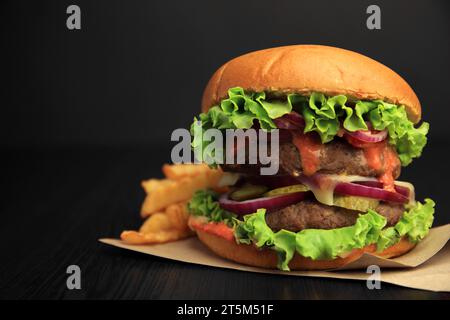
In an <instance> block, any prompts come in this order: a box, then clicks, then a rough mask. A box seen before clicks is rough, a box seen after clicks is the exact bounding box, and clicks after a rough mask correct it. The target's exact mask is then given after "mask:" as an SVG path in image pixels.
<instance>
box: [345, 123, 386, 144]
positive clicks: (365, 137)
mask: <svg viewBox="0 0 450 320" xmlns="http://www.w3.org/2000/svg"><path fill="white" fill-rule="evenodd" d="M368 127H369V130H358V131H355V132H351V131H348V130H346V131H345V134H347V135H349V136H350V137H352V138H354V139H356V140H358V141H361V142H368V143H374V142H381V141H383V140H385V139H386V137H387V135H388V132H387V130H382V131H377V130H370V128H371V126H370V125H368Z"/></svg>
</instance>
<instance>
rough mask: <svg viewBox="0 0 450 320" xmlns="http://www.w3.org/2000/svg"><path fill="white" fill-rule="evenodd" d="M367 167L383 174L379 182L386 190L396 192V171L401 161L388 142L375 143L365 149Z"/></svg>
mask: <svg viewBox="0 0 450 320" xmlns="http://www.w3.org/2000/svg"><path fill="white" fill-rule="evenodd" d="M363 150H364V157H365V158H366V161H367V165H368V166H369V167H371V168H372V169H374V170H376V171H382V172H383V173H382V174H381V175H380V176H379V177H378V180H379V181H380V182H382V183H383V185H384V189H386V190H388V191H393V192H395V187H394V169H395V167H396V166H398V164H399V159H398V157H397V154H396V153H395V151H394V149H392V148H391V147H390V146H388V145H387V144H386V142H380V143H374V144H373V145H372V146H366V147H365V148H363Z"/></svg>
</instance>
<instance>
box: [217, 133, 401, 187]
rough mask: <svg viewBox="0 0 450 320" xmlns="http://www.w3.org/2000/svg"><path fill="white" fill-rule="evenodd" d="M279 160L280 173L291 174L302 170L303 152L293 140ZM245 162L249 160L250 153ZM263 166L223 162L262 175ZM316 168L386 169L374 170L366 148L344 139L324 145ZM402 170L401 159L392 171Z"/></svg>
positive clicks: (366, 172)
mask: <svg viewBox="0 0 450 320" xmlns="http://www.w3.org/2000/svg"><path fill="white" fill-rule="evenodd" d="M387 148H391V146H387ZM246 155H247V153H246ZM277 160H278V161H279V171H278V174H292V172H294V171H297V172H302V171H303V170H302V159H301V157H300V153H299V152H298V149H297V147H296V146H295V145H294V144H292V143H290V142H288V143H283V144H281V145H280V149H279V158H278V159H277ZM277 160H275V161H277ZM246 163H248V155H247V159H246ZM260 167H261V164H260V163H257V164H224V165H222V169H223V170H225V171H231V172H239V173H245V174H250V175H259V174H260ZM317 169H318V170H317V172H319V173H325V174H347V175H358V176H364V177H377V176H380V175H382V174H383V172H384V170H385V168H384V166H382V167H381V168H380V169H379V170H374V169H373V168H371V167H370V166H369V165H368V164H367V161H366V158H365V156H364V150H363V149H361V148H355V147H353V146H351V145H350V144H348V143H346V142H345V141H341V140H338V139H335V140H334V141H332V142H329V143H327V144H324V145H323V148H322V149H321V151H320V154H319V165H318V168H317ZM400 171H401V166H400V161H399V160H398V161H397V163H396V164H395V166H394V170H393V176H394V179H397V178H398V177H399V176H400Z"/></svg>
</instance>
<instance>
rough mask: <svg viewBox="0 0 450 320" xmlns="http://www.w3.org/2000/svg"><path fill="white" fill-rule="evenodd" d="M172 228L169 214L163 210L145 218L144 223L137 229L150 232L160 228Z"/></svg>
mask: <svg viewBox="0 0 450 320" xmlns="http://www.w3.org/2000/svg"><path fill="white" fill-rule="evenodd" d="M171 228H172V222H171V221H170V219H169V216H168V215H166V214H165V213H164V212H158V213H155V214H153V215H151V216H150V217H148V218H147V220H145V222H144V224H143V225H142V226H141V228H140V229H139V232H141V233H152V232H158V231H161V230H169V229H171Z"/></svg>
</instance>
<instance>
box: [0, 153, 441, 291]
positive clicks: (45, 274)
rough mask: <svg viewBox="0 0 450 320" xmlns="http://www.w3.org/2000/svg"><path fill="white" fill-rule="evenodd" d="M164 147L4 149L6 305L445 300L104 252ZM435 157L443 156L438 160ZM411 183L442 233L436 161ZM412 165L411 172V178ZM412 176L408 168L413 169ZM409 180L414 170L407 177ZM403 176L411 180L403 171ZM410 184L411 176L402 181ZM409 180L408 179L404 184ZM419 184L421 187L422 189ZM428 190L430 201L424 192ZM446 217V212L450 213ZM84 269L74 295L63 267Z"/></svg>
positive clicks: (156, 170)
mask: <svg viewBox="0 0 450 320" xmlns="http://www.w3.org/2000/svg"><path fill="white" fill-rule="evenodd" d="M169 154H170V153H169V149H168V148H167V147H165V148H161V147H156V146H155V147H149V148H147V149H145V150H142V149H131V148H126V149H106V148H101V149H98V148H86V147H84V148H71V149H68V148H59V149H55V148H52V149H46V148H40V149H22V150H11V149H6V150H3V159H4V160H6V165H4V167H3V170H4V172H3V178H2V181H1V184H2V194H3V196H2V197H1V199H2V201H1V217H2V223H1V224H0V231H1V232H0V234H1V241H0V252H1V257H2V258H1V263H0V298H2V299H5V298H9V299H448V298H449V297H450V295H449V294H447V293H435V292H427V291H420V290H413V289H407V288H402V287H398V286H394V285H389V284H384V283H383V284H382V289H381V290H368V289H367V288H366V285H365V282H358V281H348V280H337V279H313V278H302V277H284V276H277V275H260V274H252V273H246V272H239V271H229V270H221V269H215V268H209V267H202V266H197V265H191V264H186V263H180V262H173V261H169V260H165V259H161V258H157V257H152V256H147V255H142V254H138V253H133V252H128V251H125V250H120V249H116V248H112V247H108V246H106V245H103V244H101V243H99V242H98V241H97V239H98V238H101V237H117V236H118V235H119V234H120V231H121V230H123V229H133V228H137V227H138V226H139V225H140V223H141V221H140V218H139V214H138V212H139V207H140V204H141V202H142V200H143V198H144V192H143V191H142V190H141V188H140V181H141V180H142V179H143V178H149V177H158V176H161V172H160V167H161V164H162V163H163V162H164V161H167V160H168V159H167V158H168V155H169ZM434 156H438V151H436V152H435V153H434ZM422 161H423V162H422V165H421V166H416V167H415V170H416V173H417V175H416V176H415V178H412V177H413V175H412V174H407V178H410V177H411V181H413V182H414V183H415V184H416V185H418V186H417V188H418V189H420V190H421V192H419V196H422V193H423V192H425V191H426V192H427V193H428V195H429V196H432V197H433V198H434V199H435V200H436V201H437V202H438V208H439V210H438V218H437V219H436V224H443V223H448V215H446V214H445V212H446V211H445V210H442V211H441V209H443V208H444V209H445V208H446V204H445V197H446V193H445V192H444V191H443V190H441V188H439V187H438V186H436V184H435V183H433V182H434V181H439V178H443V177H442V174H441V173H440V172H442V171H440V169H441V168H440V167H439V166H442V170H443V169H444V167H445V165H444V164H440V163H437V164H436V165H435V166H434V167H433V170H431V171H428V172H427V171H426V170H425V169H426V168H427V167H428V166H429V165H430V164H431V163H432V161H433V154H432V155H430V156H429V157H428V156H427V157H424V160H422ZM414 166H415V165H413V166H411V167H412V171H414ZM408 169H409V168H408ZM408 171H409V170H408ZM405 172H406V171H405ZM404 176H405V175H404ZM404 180H406V179H405V178H404ZM419 184H421V185H419ZM422 191H423V192H422ZM447 212H448V210H447ZM72 264H76V265H79V266H80V268H81V270H82V289H81V290H72V291H70V290H67V288H66V278H67V274H66V268H67V266H69V265H72Z"/></svg>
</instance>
